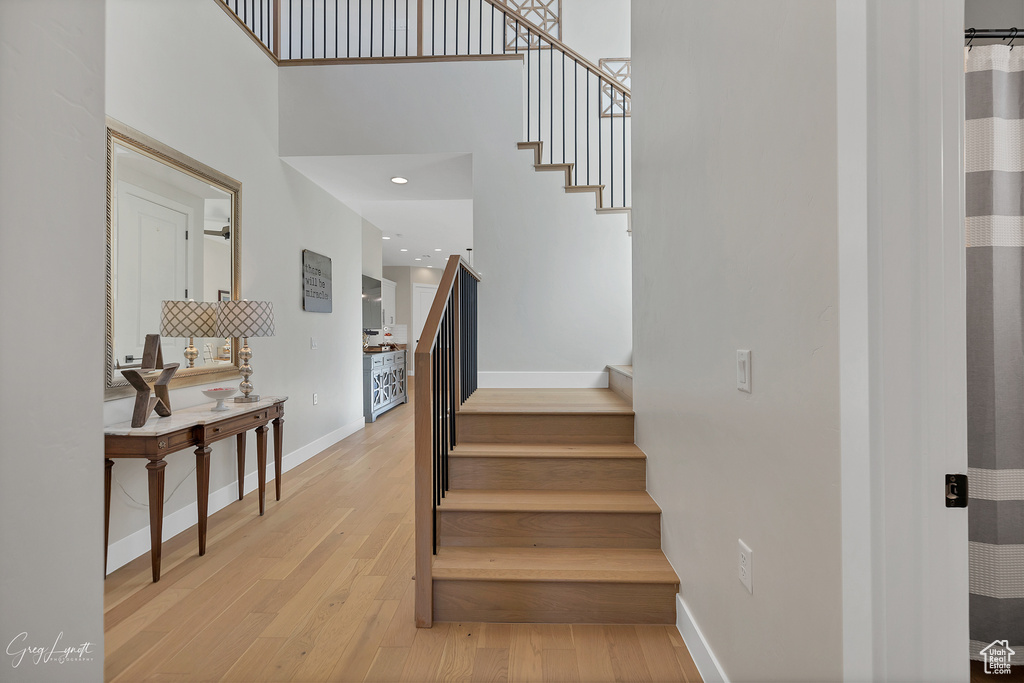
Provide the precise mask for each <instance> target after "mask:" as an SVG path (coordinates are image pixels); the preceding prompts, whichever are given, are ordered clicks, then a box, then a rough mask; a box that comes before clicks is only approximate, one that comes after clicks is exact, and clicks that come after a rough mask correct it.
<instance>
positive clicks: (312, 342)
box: [309, 337, 318, 351]
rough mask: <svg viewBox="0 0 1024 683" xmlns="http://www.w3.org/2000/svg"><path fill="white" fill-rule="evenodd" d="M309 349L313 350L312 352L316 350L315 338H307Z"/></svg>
mask: <svg viewBox="0 0 1024 683" xmlns="http://www.w3.org/2000/svg"><path fill="white" fill-rule="evenodd" d="M309 348H310V349H311V350H313V351H316V350H317V348H318V347H317V344H316V337H310V338H309Z"/></svg>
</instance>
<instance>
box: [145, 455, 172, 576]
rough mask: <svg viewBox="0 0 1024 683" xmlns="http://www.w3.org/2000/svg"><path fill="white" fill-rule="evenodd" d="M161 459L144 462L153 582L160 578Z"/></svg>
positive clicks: (162, 507) (162, 514) (162, 527)
mask: <svg viewBox="0 0 1024 683" xmlns="http://www.w3.org/2000/svg"><path fill="white" fill-rule="evenodd" d="M165 467H167V463H166V462H164V461H163V460H150V461H149V462H148V463H146V469H147V470H148V471H149V548H150V549H149V556H150V560H151V561H152V565H153V582H154V583H156V582H157V581H159V580H160V554H161V551H162V549H163V530H164V468H165Z"/></svg>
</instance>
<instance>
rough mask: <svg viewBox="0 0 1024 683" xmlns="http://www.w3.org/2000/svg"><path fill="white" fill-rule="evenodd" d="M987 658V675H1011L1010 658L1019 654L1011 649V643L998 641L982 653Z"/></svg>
mask: <svg viewBox="0 0 1024 683" xmlns="http://www.w3.org/2000/svg"><path fill="white" fill-rule="evenodd" d="M979 654H980V655H982V656H983V657H984V658H985V673H987V674H1008V673H1010V657H1012V656H1013V655H1015V654H1017V653H1016V652H1014V651H1013V650H1011V649H1010V641H1008V640H996V641H994V642H992V643H989V644H988V645H987V646H986V647H985V648H984V649H983V650H982V651H981V652H980V653H979Z"/></svg>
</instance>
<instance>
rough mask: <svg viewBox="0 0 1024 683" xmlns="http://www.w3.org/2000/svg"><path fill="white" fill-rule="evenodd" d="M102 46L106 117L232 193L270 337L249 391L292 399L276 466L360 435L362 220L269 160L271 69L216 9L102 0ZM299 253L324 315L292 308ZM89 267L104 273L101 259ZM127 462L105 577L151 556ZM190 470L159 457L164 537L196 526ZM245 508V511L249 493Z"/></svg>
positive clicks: (184, 401) (137, 486)
mask: <svg viewBox="0 0 1024 683" xmlns="http://www.w3.org/2000/svg"><path fill="white" fill-rule="evenodd" d="M107 38H108V40H107V100H106V102H107V113H108V114H109V115H110V116H112V117H113V118H115V119H118V120H120V121H122V122H124V123H126V124H128V125H129V126H132V127H133V128H136V129H138V130H140V131H142V132H144V133H146V134H148V135H150V136H152V137H154V138H156V139H157V140H160V141H161V142H163V143H165V144H168V145H170V146H171V147H174V148H175V149H177V150H179V151H181V152H182V153H184V154H187V155H189V156H191V157H193V158H195V159H198V160H199V161H202V162H203V163H205V164H207V165H209V166H212V167H213V168H216V169H218V170H219V171H221V172H223V173H226V174H227V175H229V176H232V177H233V178H236V179H237V180H239V181H241V183H242V210H241V242H242V296H243V297H244V298H248V299H258V300H269V301H272V302H273V303H274V312H275V317H276V327H277V336H275V337H269V338H258V339H251V340H250V346H251V347H252V349H253V361H252V366H253V368H254V369H255V374H254V375H253V377H252V381H253V383H254V384H255V386H256V392H257V393H261V394H263V395H286V396H289V397H290V400H289V402H288V404H287V407H286V415H285V417H286V421H285V422H286V424H285V428H284V451H285V454H286V458H287V459H286V461H285V467H286V468H287V467H289V466H294V464H296V463H297V462H300V461H301V460H302V459H304V458H307V457H309V456H311V455H314V454H315V453H317V452H319V450H321V449H323V448H325V447H327V446H328V445H330V444H331V443H334V442H335V441H336V440H337V439H338V438H341V437H343V436H346V435H347V434H349V433H351V432H352V431H354V430H355V429H358V428H360V427H361V423H362V398H361V382H362V374H361V365H360V363H361V352H360V337H359V334H360V332H359V331H360V319H361V310H360V292H361V281H360V273H361V270H362V263H361V241H362V221H361V219H360V217H359V216H357V215H356V214H355V213H353V212H352V211H351V210H349V209H348V208H347V207H345V206H344V205H342V204H341V203H340V202H338V201H337V200H335V199H334V198H332V197H330V196H329V195H327V194H326V193H325V192H324V191H323V190H322V189H320V188H319V187H317V186H315V185H313V184H312V183H311V182H310V181H309V180H307V179H306V178H305V177H304V176H302V175H300V174H299V173H298V172H296V171H295V170H294V169H292V168H291V167H290V166H288V165H287V164H284V163H283V162H282V161H281V160H280V158H279V157H278V150H277V137H278V107H277V97H278V74H277V67H275V66H274V64H273V63H272V62H271V61H270V60H269V59H267V57H266V55H265V54H264V53H263V52H261V51H260V50H259V49H258V48H257V47H256V46H254V45H253V44H252V42H251V41H250V39H249V38H248V37H246V35H245V34H244V33H243V32H242V31H240V30H239V29H238V27H237V26H236V25H235V24H234V22H232V21H231V19H230V18H229V17H228V16H227V15H226V14H225V13H224V12H223V11H222V10H221V9H220V8H218V7H217V5H216V3H214V2H210V1H209V0H182V1H176V2H141V3H140V2H132V1H131V0H110V1H109V2H108V3H107ZM183 45H187V46H188V49H182V46H183ZM169 55H173V58H171V57H169ZM182 93H188V94H189V96H188V97H182ZM197 101H198V102H208V103H216V104H215V105H211V106H210V107H195V106H193V105H194V102H197ZM303 249H311V250H313V251H316V252H318V253H320V254H324V255H325V256H328V257H330V258H331V259H332V268H333V295H334V311H333V312H332V313H329V314H328V313H307V312H305V311H303V310H302V287H301V267H302V250H303ZM94 266H95V267H96V268H97V269H99V271H100V273H101V274H102V267H103V266H102V259H100V260H99V261H98V262H97V263H95V264H94ZM310 337H316V338H317V341H318V346H319V348H318V350H315V351H314V350H311V349H310ZM313 392H317V393H318V394H319V402H318V405H317V406H315V407H314V406H313V402H312V394H313ZM171 400H172V404H173V407H174V408H181V407H187V406H189V405H195V404H198V403H203V402H205V401H206V399H205V398H204V397H203V396H202V395H201V394H200V392H199V389H198V388H188V389H182V390H178V391H174V392H172V398H171ZM131 405H132V402H131V400H120V401H111V402H108V403H106V404H105V406H104V408H105V410H104V418H103V419H104V421H105V423H106V424H110V423H114V422H120V421H123V420H126V419H129V418H130V413H131ZM250 439H253V437H250ZM252 447H253V446H252V445H250V451H251V450H252ZM233 452H234V445H233V443H230V442H229V441H223V442H220V443H217V444H215V445H214V450H213V457H212V462H211V511H212V510H215V509H217V507H218V506H220V505H224V504H227V503H229V502H231V500H232V499H233V498H234V496H233V495H231V490H232V488H233V486H234V484H233V482H234V481H235V479H236V474H235V465H234V457H233ZM254 461H255V458H254V457H252V456H250V458H249V463H248V467H247V485H248V486H249V487H250V488H251V487H252V486H254V482H255V477H254V476H253V475H252V473H253V472H254V471H255V462H254ZM137 464H138V463H135V462H131V461H123V462H119V463H118V464H116V465H115V466H114V474H115V477H116V478H117V480H118V482H119V483H118V484H115V486H114V493H113V496H112V502H111V525H110V539H111V544H112V546H111V562H110V566H111V568H113V567H116V566H117V565H118V564H119V563H120V562H123V561H125V560H127V559H130V558H131V557H133V556H135V555H137V554H140V553H143V552H147V551H148V548H149V542H148V530H147V529H148V527H147V524H148V513H147V512H146V510H145V509H142V508H141V507H140V506H139V505H137V504H135V503H134V502H132V500H131V499H132V498H134V499H135V500H137V501H141V502H145V500H146V476H145V471H144V468H142V467H138V466H136V465H137ZM193 469H194V458H192V457H191V454H190V453H188V452H182V453H179V454H176V455H172V456H170V457H169V458H168V466H167V469H166V487H167V488H166V491H167V495H168V496H170V498H169V500H168V501H167V504H166V506H165V510H166V519H165V522H164V531H165V535H169V534H172V533H174V532H175V531H176V530H180V529H183V528H186V527H189V526H191V525H193V524H194V523H195V512H194V504H195V496H196V494H195V485H194V474H192V470H193ZM268 476H269V474H268ZM179 483H181V486H180V488H178V489H177V491H176V492H175V493H174V494H173V495H171V492H172V491H173V490H174V488H175V486H177V485H178V484H179ZM122 487H123V490H122ZM218 491H219V492H220V493H219V494H218ZM284 491H285V493H284V495H285V496H287V495H288V486H287V477H286V478H285V489H284ZM129 496H130V497H129ZM243 504H244V505H247V506H255V502H254V501H253V500H252V499H251V497H250V498H249V499H248V500H247V501H246V502H244V503H243ZM270 504H271V505H273V502H271V503H270ZM175 513H177V514H175Z"/></svg>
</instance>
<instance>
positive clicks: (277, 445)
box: [274, 417, 284, 500]
mask: <svg viewBox="0 0 1024 683" xmlns="http://www.w3.org/2000/svg"><path fill="white" fill-rule="evenodd" d="M283 443H284V418H283V417H278V418H274V488H275V489H276V493H277V499H278V500H281V483H282V481H284V478H283V477H282V472H281V456H282V453H281V449H282V445H283Z"/></svg>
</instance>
